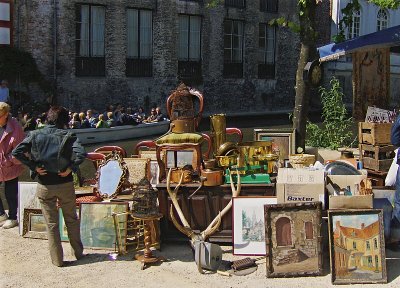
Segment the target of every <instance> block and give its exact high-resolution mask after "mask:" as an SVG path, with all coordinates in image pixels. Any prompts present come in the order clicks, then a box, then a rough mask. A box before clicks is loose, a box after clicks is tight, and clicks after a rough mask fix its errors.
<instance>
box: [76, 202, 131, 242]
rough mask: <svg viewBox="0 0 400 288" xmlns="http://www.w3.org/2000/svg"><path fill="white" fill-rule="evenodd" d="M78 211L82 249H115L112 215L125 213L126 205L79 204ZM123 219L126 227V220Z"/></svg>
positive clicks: (114, 203)
mask: <svg viewBox="0 0 400 288" xmlns="http://www.w3.org/2000/svg"><path fill="white" fill-rule="evenodd" d="M79 211H80V215H79V219H80V220H81V240H82V244H83V247H85V248H99V249H115V245H116V235H115V227H114V220H113V216H112V215H113V213H116V214H118V213H123V212H127V211H128V203H116V202H113V203H111V202H100V203H95V202H92V203H81V205H80V209H79ZM124 219H125V227H126V219H127V218H126V217H125V218H124ZM125 231H126V229H125Z"/></svg>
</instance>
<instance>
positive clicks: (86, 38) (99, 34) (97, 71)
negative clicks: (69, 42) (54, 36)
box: [75, 4, 106, 76]
mask: <svg viewBox="0 0 400 288" xmlns="http://www.w3.org/2000/svg"><path fill="white" fill-rule="evenodd" d="M105 14H106V9H105V7H104V6H96V5H86V4H85V5H77V6H76V57H75V74H76V76H105V57H104V56H105V48H104V35H105V33H104V31H105Z"/></svg>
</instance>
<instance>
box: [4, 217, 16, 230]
mask: <svg viewBox="0 0 400 288" xmlns="http://www.w3.org/2000/svg"><path fill="white" fill-rule="evenodd" d="M17 226H18V221H17V220H11V219H8V220H6V223H4V225H3V229H10V228H13V227H17Z"/></svg>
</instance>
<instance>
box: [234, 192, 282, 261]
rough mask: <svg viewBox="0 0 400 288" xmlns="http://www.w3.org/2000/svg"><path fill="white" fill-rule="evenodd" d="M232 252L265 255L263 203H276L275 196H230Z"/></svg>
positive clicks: (235, 253)
mask: <svg viewBox="0 0 400 288" xmlns="http://www.w3.org/2000/svg"><path fill="white" fill-rule="evenodd" d="M232 201H233V203H232V205H233V206H232V207H233V208H232V211H233V214H232V217H233V220H232V222H233V225H232V226H233V230H232V235H233V237H232V238H233V254H234V255H265V225H264V205H265V204H276V203H277V198H276V197H234V198H232Z"/></svg>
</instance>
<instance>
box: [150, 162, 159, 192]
mask: <svg viewBox="0 0 400 288" xmlns="http://www.w3.org/2000/svg"><path fill="white" fill-rule="evenodd" d="M159 176H160V167H159V166H158V162H157V160H155V161H154V160H151V161H150V184H151V185H153V186H155V185H157V184H158V183H159V182H160V181H159Z"/></svg>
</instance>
